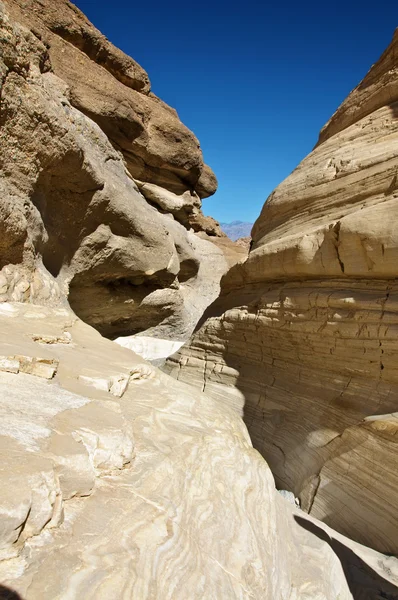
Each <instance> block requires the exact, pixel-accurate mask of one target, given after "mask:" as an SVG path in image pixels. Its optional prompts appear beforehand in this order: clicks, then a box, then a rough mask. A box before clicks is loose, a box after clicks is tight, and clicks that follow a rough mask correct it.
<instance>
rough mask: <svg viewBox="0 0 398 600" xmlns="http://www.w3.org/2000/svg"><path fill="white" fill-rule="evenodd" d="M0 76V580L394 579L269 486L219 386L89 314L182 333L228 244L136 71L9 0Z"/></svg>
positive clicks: (187, 151) (44, 0)
mask: <svg viewBox="0 0 398 600" xmlns="http://www.w3.org/2000/svg"><path fill="white" fill-rule="evenodd" d="M0 82H1V95H0V144H1V145H0V168H1V178H0V185H1V199H0V259H1V264H0V269H1V271H0V417H1V431H0V597H2V598H14V599H15V600H16V599H17V598H18V600H20V599H21V600H53V599H54V598H59V599H60V600H77V599H79V600H80V599H81V598H84V599H87V600H90V599H92V600H109V598H112V599H113V598H114V599H117V600H119V599H120V600H124V599H125V600H131V599H132V598H134V599H137V600H141V599H142V600H146V599H148V600H149V599H161V600H186V599H187V598H189V599H192V600H195V599H197V600H224V599H225V598H228V599H231V600H233V599H236V600H244V599H247V598H251V599H254V600H257V599H258V600H297V599H300V600H301V599H302V600H305V599H307V598H308V599H313V598H317V599H319V600H352V598H354V597H355V598H357V597H369V595H372V597H375V598H394V594H395V591H396V589H397V586H398V561H397V559H395V558H394V557H386V556H383V555H382V554H380V553H378V552H377V551H374V550H371V549H369V548H366V547H363V546H361V545H359V544H357V543H355V542H353V541H351V540H349V539H347V538H345V537H344V536H343V535H340V534H339V533H337V532H335V531H333V530H332V529H330V528H329V527H328V526H327V525H324V524H322V523H320V522H319V521H317V520H316V519H314V518H313V517H311V516H309V515H306V514H305V513H304V512H303V511H301V510H299V509H298V508H297V507H296V506H295V504H294V498H293V503H289V502H288V501H287V500H286V499H285V498H286V496H287V497H289V495H288V494H287V495H286V493H285V494H284V496H285V497H283V495H282V494H278V492H277V491H276V489H275V485H274V479H273V476H272V473H271V470H270V468H269V467H268V465H267V463H266V462H265V460H264V459H263V458H262V456H261V455H260V454H259V453H258V452H257V451H256V450H255V449H254V448H253V446H252V443H251V439H250V437H249V435H248V432H247V428H246V426H245V425H244V423H243V421H242V419H241V416H240V414H239V413H237V411H236V410H235V407H234V406H228V405H227V404H228V401H227V402H224V403H223V404H222V403H220V402H219V400H218V398H216V399H214V398H211V397H210V395H207V394H204V393H202V391H201V390H196V389H194V388H193V387H192V386H188V385H186V384H185V383H182V382H178V381H176V380H175V379H173V378H171V377H169V376H167V375H166V374H165V373H163V372H161V371H160V370H159V369H157V368H155V367H154V366H153V365H151V364H149V363H147V362H145V361H144V360H143V359H142V358H140V357H139V356H137V355H136V354H134V353H133V352H131V351H130V350H129V349H128V348H124V347H120V346H118V345H117V344H115V343H114V342H112V341H111V340H109V339H106V338H105V337H103V336H102V335H101V333H104V334H106V335H107V336H108V337H111V338H113V337H115V336H116V335H119V334H120V333H122V334H124V335H125V334H126V333H130V332H133V333H135V332H137V331H139V332H141V331H145V333H146V334H152V335H155V334H156V335H160V336H161V337H162V336H163V337H167V336H168V335H169V336H172V337H177V338H180V339H183V338H184V337H185V336H186V335H187V334H188V332H189V331H190V330H191V329H192V328H193V327H194V325H195V322H196V320H197V318H198V317H199V315H200V314H201V312H202V311H203V310H204V308H205V306H206V304H207V303H209V302H210V301H211V299H212V298H214V297H215V296H216V295H217V288H218V285H219V284H218V278H219V277H220V276H221V274H222V273H223V272H224V270H225V269H226V265H227V263H228V264H229V265H234V263H235V262H236V258H237V256H236V255H235V252H236V250H235V246H233V245H232V246H231V244H230V243H229V242H228V240H227V238H225V237H223V236H219V235H218V227H217V225H216V224H215V223H214V222H213V221H212V220H209V219H207V218H205V217H203V215H202V214H201V212H200V200H199V198H201V197H204V196H206V195H207V194H209V193H211V192H212V191H214V188H215V179H214V176H213V175H212V173H211V171H210V170H209V169H208V168H207V167H206V166H205V165H204V164H203V160H202V157H201V153H200V149H199V147H198V143H197V141H196V139H195V138H194V136H193V135H192V134H191V133H190V132H189V131H188V130H186V129H185V128H184V126H183V125H182V124H181V123H180V121H179V120H178V118H177V116H176V114H175V112H174V111H173V110H172V109H170V108H169V107H167V106H165V105H164V104H163V103H162V102H161V101H160V100H158V99H157V98H156V97H154V96H153V95H152V94H151V93H150V91H149V81H148V78H147V75H146V73H145V72H144V71H143V70H142V69H141V67H139V65H137V64H136V63H135V62H134V61H133V60H132V59H130V58H129V57H127V56H125V55H124V54H123V53H121V52H120V51H119V50H118V49H116V48H114V47H113V46H112V45H111V44H110V43H109V42H108V41H107V40H106V39H105V38H104V37H103V36H102V35H101V34H100V33H99V32H98V31H97V30H96V29H95V28H94V27H93V26H92V25H91V24H90V23H89V22H88V21H87V20H86V18H85V17H84V15H82V13H81V12H80V11H78V10H77V9H76V8H75V7H74V6H73V5H72V4H70V3H68V2H66V1H64V0H61V1H59V2H56V3H54V2H50V1H49V0H20V1H17V0H15V1H14V0H9V1H7V2H6V3H2V2H0ZM210 239H212V240H214V242H215V243H213V242H210V241H209V240H210ZM217 246H218V247H217ZM239 253H240V254H239ZM238 254H239V255H240V256H241V255H242V251H241V250H240V251H238ZM224 257H225V258H224ZM232 269H233V271H231V273H232V272H236V267H234V266H233V267H232ZM238 271H239V269H238ZM261 285H262V284H261ZM247 292H248V293H252V292H253V288H252V287H250V285H249V287H248V288H247ZM69 303H70V304H71V305H72V308H74V309H75V312H74V311H73V310H71V308H70V305H69ZM76 312H77V313H78V314H79V315H80V316H82V317H83V318H84V319H85V320H86V321H87V322H88V323H89V324H87V323H84V322H83V321H82V320H80V318H79V316H77V315H76V314H75V313H76ZM238 313H239V311H238ZM91 325H95V328H96V329H94V328H93V327H91ZM100 332H101V333H100ZM251 351H252V350H251V340H250V339H248V341H247V343H246V345H245V349H244V350H242V352H241V354H242V356H243V357H244V356H247V354H248V353H249V352H251ZM256 378H257V375H256ZM201 385H202V387H204V386H205V383H203V381H202V384H201ZM209 392H210V393H212V390H211V386H209ZM385 422H386V419H385V420H382V421H380V422H378V423H377V425H376V426H375V431H376V430H380V431H381V432H383V431H384V434H383V435H385V436H387V435H390V432H391V430H389V429H388V427H387V426H386V425H385ZM371 427H373V425H371ZM377 427H378V429H377ZM386 439H387V442H386V444H387V443H388V438H387V437H386Z"/></svg>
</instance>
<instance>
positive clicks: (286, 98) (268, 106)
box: [75, 0, 398, 221]
mask: <svg viewBox="0 0 398 600" xmlns="http://www.w3.org/2000/svg"><path fill="white" fill-rule="evenodd" d="M75 4H76V5H77V6H78V7H79V8H80V9H81V10H83V12H85V13H86V15H87V16H88V17H89V19H90V20H91V21H92V22H93V23H94V24H95V25H96V26H97V27H98V28H99V29H100V30H101V31H102V32H103V33H104V34H105V35H106V36H107V37H108V38H109V39H110V40H111V41H112V42H113V43H114V44H116V45H117V46H119V47H120V48H121V49H122V50H124V52H126V53H128V54H130V55H131V56H132V57H133V58H134V59H135V60H137V61H138V62H139V63H140V64H141V65H142V66H143V67H144V68H145V69H146V70H147V71H148V74H149V77H150V79H151V82H152V89H153V91H154V93H155V94H157V95H158V96H160V97H161V98H162V99H163V100H165V101H166V102H167V103H168V104H170V105H171V106H173V107H174V108H176V109H177V111H178V114H179V116H180V118H181V120H182V121H183V122H184V123H185V124H186V125H187V126H188V127H189V128H190V129H192V131H194V133H195V134H196V135H197V137H198V138H199V140H200V143H201V146H202V149H203V153H204V157H205V161H206V162H207V163H208V164H209V165H210V166H211V167H212V168H213V170H214V172H215V173H216V175H217V177H218V181H219V189H218V192H217V193H216V194H215V196H213V197H211V198H209V199H206V200H204V202H203V210H204V212H205V213H206V214H211V215H212V216H214V217H215V218H216V219H218V220H220V221H232V220H236V219H239V220H242V221H254V220H255V219H256V217H257V216H258V214H259V212H260V210H261V207H262V205H263V203H264V201H265V200H266V198H267V196H268V195H269V194H270V193H271V191H272V190H273V188H274V187H276V185H278V183H280V182H281V181H282V180H283V179H284V178H285V177H286V176H287V175H289V173H290V172H291V171H292V170H293V169H294V168H295V167H296V166H297V164H298V163H299V162H300V160H301V159H302V158H304V156H305V155H306V154H308V152H310V150H311V149H312V147H313V146H314V144H315V143H316V141H317V137H318V132H319V130H320V128H321V127H322V126H323V124H324V123H325V122H326V121H327V120H328V119H329V117H330V116H331V115H332V113H333V112H334V110H335V109H336V108H337V107H338V105H339V104H340V103H341V102H342V100H344V98H345V97H346V96H347V94H348V93H349V92H350V90H351V89H352V88H353V87H355V85H357V83H359V81H360V80H361V79H362V77H363V76H364V75H365V74H366V72H367V71H368V69H369V68H370V66H371V65H372V63H374V62H375V61H376V60H377V59H378V58H379V56H380V55H381V53H382V52H383V50H384V49H385V48H386V47H387V45H388V44H389V42H390V41H391V38H392V35H393V32H394V28H395V27H396V26H398V2H393V1H392V0H387V1H386V0H384V1H383V0H380V1H379V2H377V3H376V4H375V3H374V2H372V3H370V2H369V1H367V0H362V1H359V0H346V1H345V2H341V1H335V2H323V1H320V0H317V1H310V2H306V1H305V0H303V1H302V2H299V1H296V2H293V1H291V0H285V1H284V2H282V1H279V2H273V3H268V2H264V3H263V4H262V5H261V4H260V3H259V0H256V1H255V0H246V1H245V2H235V3H233V2H226V1H224V0H223V1H217V0H213V1H210V0H203V1H201V2H187V1H186V0H184V1H181V0H174V1H173V2H165V1H164V0H163V2H160V1H159V0H152V1H150V2H149V1H146V2H145V1H144V2H142V1H141V2H132V1H131V0H112V2H109V1H99V0H75Z"/></svg>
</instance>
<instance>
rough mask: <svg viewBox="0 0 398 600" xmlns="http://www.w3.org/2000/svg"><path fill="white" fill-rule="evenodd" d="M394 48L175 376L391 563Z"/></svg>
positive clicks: (227, 281)
mask: <svg viewBox="0 0 398 600" xmlns="http://www.w3.org/2000/svg"><path fill="white" fill-rule="evenodd" d="M397 44H398V37H397V34H395V36H394V39H393V41H392V43H391V45H390V47H389V48H388V49H387V51H386V52H385V53H384V54H383V56H382V58H381V59H380V61H379V62H378V63H376V65H374V66H373V67H372V69H371V71H370V72H369V74H368V75H367V76H366V78H365V79H364V81H363V82H362V83H361V84H360V85H359V86H358V87H357V88H356V89H355V90H354V91H353V92H352V93H351V94H350V96H349V97H348V99H347V100H346V101H345V102H344V103H343V104H342V106H341V107H340V108H339V109H338V110H337V112H336V113H335V115H334V116H333V117H332V119H331V120H330V121H329V123H328V124H327V125H326V127H325V128H324V130H322V133H321V137H320V141H319V143H318V145H317V146H316V148H315V149H314V150H313V152H311V153H310V154H309V155H308V156H307V157H306V158H305V159H304V160H303V161H302V162H301V164H300V165H299V166H298V167H297V169H295V171H294V172H293V173H292V174H291V175H290V176H289V177H288V178H287V179H286V180H285V181H284V182H282V183H281V184H280V186H278V188H277V189H276V190H275V191H274V192H273V193H272V194H271V196H270V197H269V198H268V200H267V202H266V203H265V204H264V207H263V209H262V212H261V215H260V217H259V219H258V220H257V221H256V223H255V224H254V227H253V230H252V238H253V245H252V249H251V251H250V254H249V257H248V260H247V261H246V262H243V263H242V262H241V263H237V264H236V265H235V266H234V267H232V269H231V270H230V271H229V272H228V274H227V275H226V276H225V277H224V278H223V280H222V292H221V297H220V299H219V300H218V301H216V302H215V303H214V304H213V305H212V306H211V307H210V308H209V309H208V311H207V313H206V314H207V316H208V317H209V318H208V320H207V321H206V322H205V323H204V324H203V326H202V327H201V328H200V329H199V331H198V332H197V333H196V334H195V335H194V337H193V339H192V340H191V341H190V344H189V346H187V347H182V348H181V349H180V351H179V353H178V354H177V355H176V356H175V357H172V358H171V359H169V363H168V367H167V370H168V371H169V372H172V373H173V374H174V375H175V376H176V377H178V378H179V379H180V380H182V381H189V383H191V384H194V385H195V386H197V387H199V388H200V389H202V390H204V391H205V392H206V393H207V394H209V395H211V396H212V397H213V398H215V399H217V400H218V402H219V403H220V404H221V405H222V406H224V405H229V406H231V407H234V408H235V410H237V411H238V412H239V413H240V414H243V415H244V419H245V422H246V424H247V426H248V429H249V432H250V435H251V438H252V440H253V444H254V446H255V447H256V448H257V449H258V450H260V452H261V453H262V454H263V456H264V457H265V458H266V460H267V462H268V463H269V465H270V467H271V469H272V471H273V473H274V475H275V479H276V483H277V486H278V487H279V488H281V489H287V490H289V491H291V492H293V493H294V494H295V496H298V497H299V499H300V502H301V506H302V507H303V508H305V509H306V510H308V511H309V512H310V514H314V515H316V516H317V517H318V518H319V519H322V520H324V521H325V522H326V523H328V524H330V525H332V526H333V527H334V528H336V529H337V530H339V531H341V532H343V533H344V534H346V535H348V536H350V537H352V538H353V539H355V540H358V541H360V542H362V543H365V544H367V545H369V546H372V547H374V548H377V549H378V550H380V551H383V552H392V553H397V552H398V533H397V531H396V522H397V519H398V479H397V473H396V469H395V466H394V457H395V456H396V451H397V446H396V441H397V438H396V436H394V435H393V434H392V433H391V432H393V431H395V417H386V418H385V420H384V421H380V422H379V420H378V419H379V418H380V415H389V414H391V413H396V412H397V410H398V402H397V397H398V387H397V386H398V371H397V356H398V344H397V335H396V333H397V324H398V310H397V309H398V288H397V284H396V282H395V278H396V275H397V259H398V237H397V232H396V228H395V225H394V224H395V216H396V202H397V194H398V191H397V175H396V174H397V169H398V157H397V152H396V148H397V143H398V120H397V118H396V117H397V109H396V101H397V100H398V63H397ZM374 419H376V420H375V421H374ZM378 423H379V424H380V429H378V425H377V424H378ZM383 428H384V429H383ZM383 431H384V433H383Z"/></svg>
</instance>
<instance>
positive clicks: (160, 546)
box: [0, 303, 398, 600]
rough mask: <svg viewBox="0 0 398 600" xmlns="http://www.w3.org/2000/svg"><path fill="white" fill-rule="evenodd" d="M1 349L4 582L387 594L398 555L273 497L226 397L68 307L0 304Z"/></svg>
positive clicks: (115, 593) (58, 590)
mask: <svg viewBox="0 0 398 600" xmlns="http://www.w3.org/2000/svg"><path fill="white" fill-rule="evenodd" d="M0 353H1V356H0V390H1V392H0V393H1V402H0V413H1V423H2V429H1V435H0V459H1V460H0V483H1V485H0V517H1V528H0V582H1V583H2V585H3V586H4V587H5V589H8V590H15V591H16V592H18V594H20V596H21V598H23V600H53V599H54V598H60V599H62V600H63V599H65V600H66V599H76V600H77V599H78V598H85V599H87V600H89V599H93V600H94V599H95V600H101V599H104V600H105V599H108V598H115V599H126V600H128V599H131V598H134V599H135V598H137V599H138V598H139V599H143V600H144V599H147V598H148V599H149V598H159V599H160V598H161V599H162V600H167V599H169V600H179V599H181V600H186V598H192V599H195V598H197V599H198V600H199V599H201V600H202V599H205V600H215V599H219V600H223V599H224V598H231V599H233V598H236V599H242V600H243V599H245V598H253V599H258V600H260V599H261V600H285V599H286V600H287V599H289V600H294V599H297V598H300V599H304V598H311V599H312V598H319V599H324V600H348V599H350V598H353V597H359V596H357V595H356V594H357V593H358V592H359V593H362V594H371V593H374V594H376V593H377V594H378V595H374V596H369V597H374V598H392V597H393V596H391V595H390V596H389V595H387V594H391V593H392V592H393V591H394V589H395V585H398V568H397V561H396V559H393V558H386V557H383V556H382V555H380V554H378V553H376V552H373V551H371V550H369V549H366V548H363V547H361V546H359V545H358V544H355V543H353V542H350V541H349V540H347V539H345V538H343V537H342V536H339V535H338V534H335V533H334V532H332V531H331V530H329V529H327V528H322V527H321V525H320V524H317V523H316V522H315V521H314V520H310V519H309V518H307V517H306V516H305V514H304V513H299V512H298V511H297V509H295V508H294V507H293V506H292V505H290V504H289V503H287V502H286V500H284V499H283V498H282V497H281V496H279V494H278V493H277V492H276V490H275V487H274V482H273V478H272V475H271V472H270V470H269V468H268V466H267V464H266V463H265V461H264V460H263V459H262V457H261V456H260V455H259V454H258V453H257V452H256V451H255V450H254V449H253V448H252V446H251V442H250V439H249V437H248V434H247V430H246V428H245V426H244V424H243V422H242V420H241V419H240V417H239V415H237V414H236V412H235V411H234V410H232V409H231V408H227V407H225V406H222V405H219V404H218V403H217V402H216V401H214V400H212V399H211V398H209V397H208V396H206V394H202V393H201V392H200V391H198V390H195V389H193V388H192V387H190V386H187V385H185V384H183V383H180V382H177V381H175V380H174V379H172V378H170V377H169V376H167V375H165V374H163V373H161V372H160V371H159V370H157V369H156V368H154V367H153V366H151V365H149V364H147V363H145V362H143V360H142V359H141V358H140V357H138V356H136V355H135V354H133V353H132V352H131V351H129V350H127V349H125V348H120V347H118V346H117V345H116V344H114V343H113V342H111V341H109V340H106V339H104V338H102V337H101V336H100V334H99V333H98V332H96V331H95V330H94V329H92V328H91V327H89V326H88V325H86V324H84V323H82V322H81V321H80V320H79V319H77V318H76V316H75V315H74V314H73V313H72V312H71V311H70V310H68V309H67V308H49V307H43V306H35V305H28V304H18V303H12V304H10V303H2V304H0ZM2 589H3V588H0V592H1V590H2ZM4 593H5V592H4ZM379 594H380V595H379ZM382 594H384V595H382ZM363 597H368V596H365V595H364V596H363Z"/></svg>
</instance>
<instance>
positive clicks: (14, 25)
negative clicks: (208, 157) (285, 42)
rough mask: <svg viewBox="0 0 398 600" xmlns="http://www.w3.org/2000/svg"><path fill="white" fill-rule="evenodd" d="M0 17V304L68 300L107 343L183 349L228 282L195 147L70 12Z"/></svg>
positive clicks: (169, 112) (44, 0) (26, 4)
mask: <svg viewBox="0 0 398 600" xmlns="http://www.w3.org/2000/svg"><path fill="white" fill-rule="evenodd" d="M0 18H1V22H0V27H1V32H0V33H1V37H0V51H1V62H0V82H1V107H0V108H1V129H0V143H1V146H0V168H1V186H2V200H1V204H0V216H1V225H0V227H1V230H0V240H1V241H0V247H1V264H0V269H3V268H4V269H3V271H2V275H1V277H2V284H1V290H0V291H1V299H2V300H5V299H12V300H18V301H31V302H36V301H40V302H44V300H46V301H47V302H48V303H49V304H54V303H56V302H57V300H58V298H60V297H62V296H68V298H69V302H70V304H71V306H72V307H73V309H74V310H75V311H76V313H77V314H78V315H79V316H81V317H82V318H83V319H85V320H86V321H87V322H90V324H92V325H93V326H94V327H96V328H97V329H98V330H99V331H101V333H103V334H104V335H107V336H109V337H116V336H118V335H128V334H134V333H137V332H141V331H144V330H146V331H147V333H148V334H149V335H152V334H153V332H155V333H156V334H157V335H159V336H160V337H165V338H168V337H170V336H174V337H175V338H177V339H186V338H187V336H188V335H189V334H190V332H191V331H192V329H193V327H194V325H195V323H196V322H197V320H198V318H199V316H200V315H201V314H202V312H203V310H204V308H205V307H206V306H207V305H208V304H209V303H210V302H211V301H212V300H214V299H215V298H216V297H217V294H218V291H219V280H220V277H221V275H222V274H223V273H224V272H225V271H226V269H227V262H226V261H225V260H224V254H223V252H222V250H219V249H217V247H216V246H214V245H213V244H210V243H209V240H211V239H213V238H214V239H215V238H217V237H218V236H221V235H223V234H221V232H220V229H219V226H218V224H217V223H216V222H215V221H214V220H212V219H211V218H208V217H204V216H203V214H202V213H201V210H200V206H201V198H202V197H205V196H208V195H209V194H212V193H214V191H215V189H216V186H217V182H216V179H215V177H214V175H213V174H212V172H211V170H210V169H209V168H208V167H207V166H206V165H205V164H204V163H203V158H202V152H201V150H200V146H199V142H198V140H197V139H196V138H195V136H194V135H193V134H192V133H191V132H190V131H189V130H188V129H187V128H186V127H185V126H184V125H183V124H182V123H181V122H180V120H179V119H178V116H177V114H176V112H175V111H174V110H173V109H172V108H170V107H168V106H167V105H165V104H164V103H163V102H162V101H161V100H159V99H158V98H157V97H156V96H154V95H153V94H152V93H151V92H150V84H149V79H148V76H147V74H146V73H145V71H144V70H143V69H142V68H141V67H140V66H139V65H138V64H137V63H135V62H134V60H132V59H131V58H129V57H128V56H126V55H124V54H123V53H122V52H121V51H120V50H118V49H117V48H115V47H114V46H112V44H110V42H109V41H107V40H106V38H104V36H102V35H101V34H100V32H99V31H97V30H96V29H95V28H94V27H93V26H92V25H91V23H89V22H88V21H87V19H86V18H85V16H84V15H83V14H82V13H81V12H80V11H79V10H78V9H77V8H76V7H75V6H74V5H73V4H71V3H70V2H68V1H67V0H61V1H59V2H56V3H54V2H52V0H7V2H6V3H5V4H4V5H2V9H1V15H0ZM195 231H197V232H200V233H201V234H203V235H205V236H206V239H201V238H199V237H198V236H197V235H195ZM226 243H227V244H228V243H229V246H228V247H229V251H230V254H231V255H234V257H235V258H234V260H235V262H236V260H238V258H240V256H241V250H240V249H237V251H236V253H235V250H234V249H235V246H234V245H233V244H232V242H226ZM235 255H236V256H235ZM204 257H205V258H206V260H204ZM228 262H229V264H230V262H231V261H230V259H229V258H228ZM50 275H51V276H52V277H51V276H50ZM54 279H55V281H54ZM199 290H200V293H199Z"/></svg>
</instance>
